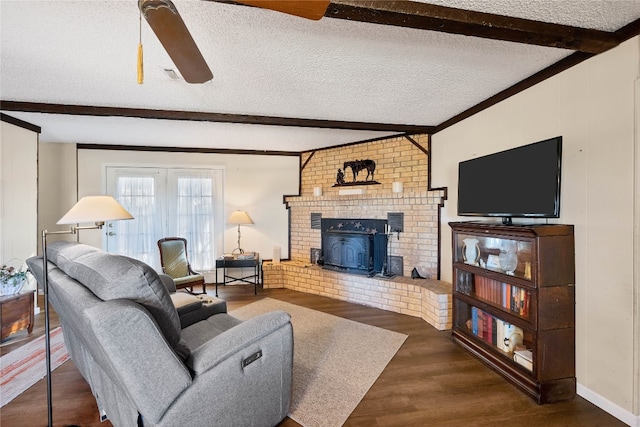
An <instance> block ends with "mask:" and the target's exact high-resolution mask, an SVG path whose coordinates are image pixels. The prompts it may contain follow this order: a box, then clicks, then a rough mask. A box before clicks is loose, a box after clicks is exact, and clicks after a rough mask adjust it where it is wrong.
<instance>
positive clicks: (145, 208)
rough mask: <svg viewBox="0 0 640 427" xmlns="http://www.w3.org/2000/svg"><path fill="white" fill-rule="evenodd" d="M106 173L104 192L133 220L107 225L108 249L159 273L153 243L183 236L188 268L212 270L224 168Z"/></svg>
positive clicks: (221, 227) (221, 229)
mask: <svg viewBox="0 0 640 427" xmlns="http://www.w3.org/2000/svg"><path fill="white" fill-rule="evenodd" d="M106 175H107V194H109V195H112V196H113V197H114V198H115V199H116V200H118V202H120V203H121V204H122V206H124V207H125V209H127V210H128V211H129V212H130V213H131V215H133V217H134V219H133V220H130V221H115V222H111V223H109V224H108V226H107V227H108V230H107V244H106V249H107V251H109V252H112V253H117V254H121V255H126V256H129V257H132V258H136V259H139V260H141V261H143V262H145V263H147V264H149V265H151V266H152V267H154V268H156V269H158V270H160V254H159V251H158V245H157V241H158V240H159V239H161V238H163V237H169V236H172V237H184V238H185V239H187V243H188V244H187V247H188V250H189V254H188V256H189V261H190V262H191V265H192V267H193V268H194V269H195V270H198V271H202V272H205V271H212V270H213V269H214V266H215V259H216V257H217V255H216V254H217V251H216V248H222V239H223V232H224V222H223V218H222V215H223V198H222V188H223V185H222V179H223V171H222V169H187V168H133V167H107V174H106ZM220 250H221V249H220Z"/></svg>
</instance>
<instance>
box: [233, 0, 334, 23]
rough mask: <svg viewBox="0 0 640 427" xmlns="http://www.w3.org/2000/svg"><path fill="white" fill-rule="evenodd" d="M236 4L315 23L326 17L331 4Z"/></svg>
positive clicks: (258, 0)
mask: <svg viewBox="0 0 640 427" xmlns="http://www.w3.org/2000/svg"><path fill="white" fill-rule="evenodd" d="M234 2H235V3H241V4H246V5H248V6H255V7H259V8H262V9H270V10H275V11H278V12H283V13H287V14H289V15H295V16H299V17H301V18H307V19H313V20H314V21H317V20H319V19H320V18H322V17H323V16H324V14H325V12H326V11H327V8H328V7H329V3H330V1H329V0H326V1H324V0H308V1H305V0H299V1H296V0H285V1H268V0H235V1H234Z"/></svg>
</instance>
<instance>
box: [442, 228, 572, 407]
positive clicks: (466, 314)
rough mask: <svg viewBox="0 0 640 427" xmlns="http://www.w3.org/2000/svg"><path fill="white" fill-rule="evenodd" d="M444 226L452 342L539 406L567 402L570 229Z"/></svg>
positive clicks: (569, 392)
mask: <svg viewBox="0 0 640 427" xmlns="http://www.w3.org/2000/svg"><path fill="white" fill-rule="evenodd" d="M449 225H450V226H451V228H452V230H453V339H454V341H455V342H456V343H458V344H460V345H461V346H462V347H464V348H465V349H467V350H468V351H470V352H471V353H472V354H474V355H475V356H477V357H478V358H480V359H481V360H482V361H483V362H484V363H486V364H488V365H489V366H491V367H492V368H493V369H495V370H496V371H497V372H499V373H500V374H502V375H503V376H504V377H505V378H506V379H507V380H509V381H510V382H512V383H513V384H515V385H516V386H517V387H519V388H520V389H522V390H523V391H524V392H525V393H527V394H528V395H530V396H531V397H532V398H533V399H534V400H535V401H536V402H538V403H551V402H556V401H562V400H569V399H572V398H573V397H574V396H575V391H576V379H575V288H574V282H575V261H574V259H575V250H574V236H573V226H571V225H548V224H535V225H498V224H489V223H482V222H452V223H449ZM527 350H529V351H530V353H529V351H527ZM516 351H518V354H517V355H516V357H515V360H514V353H515V352H516ZM528 359H531V360H530V361H529V360H528Z"/></svg>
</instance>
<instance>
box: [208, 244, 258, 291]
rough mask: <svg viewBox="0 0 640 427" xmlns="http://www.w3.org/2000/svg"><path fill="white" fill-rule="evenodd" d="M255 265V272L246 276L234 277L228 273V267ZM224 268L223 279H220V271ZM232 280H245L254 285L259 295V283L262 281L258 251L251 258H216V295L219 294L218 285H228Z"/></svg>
mask: <svg viewBox="0 0 640 427" xmlns="http://www.w3.org/2000/svg"><path fill="white" fill-rule="evenodd" d="M244 267H253V274H250V275H249V276H244V277H233V276H229V275H228V274H227V269H228V268H244ZM220 269H222V281H219V280H218V271H220ZM232 282H245V283H248V284H250V285H253V293H254V295H258V285H259V284H261V281H260V256H259V255H258V254H257V253H256V255H255V257H254V258H251V259H238V258H235V257H234V258H225V257H220V258H218V259H217V260H216V296H218V285H219V284H221V285H226V284H227V283H232Z"/></svg>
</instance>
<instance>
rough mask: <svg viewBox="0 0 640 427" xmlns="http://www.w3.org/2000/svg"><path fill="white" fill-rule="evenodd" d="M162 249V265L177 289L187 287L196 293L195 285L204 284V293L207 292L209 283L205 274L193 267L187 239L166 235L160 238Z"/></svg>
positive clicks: (159, 242)
mask: <svg viewBox="0 0 640 427" xmlns="http://www.w3.org/2000/svg"><path fill="white" fill-rule="evenodd" d="M158 249H160V265H162V271H163V273H164V274H166V275H167V276H170V277H171V278H172V279H173V281H174V282H175V284H176V288H177V289H182V288H185V289H186V290H187V292H189V293H194V292H193V287H194V286H198V285H202V293H203V294H206V293H207V285H206V283H205V281H204V276H203V275H202V274H200V273H198V272H196V271H193V270H192V269H191V264H189V258H188V257H187V239H184V238H182V237H165V238H164V239H160V240H158Z"/></svg>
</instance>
